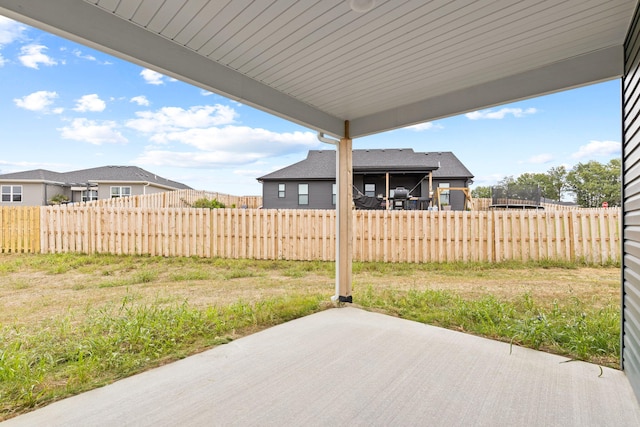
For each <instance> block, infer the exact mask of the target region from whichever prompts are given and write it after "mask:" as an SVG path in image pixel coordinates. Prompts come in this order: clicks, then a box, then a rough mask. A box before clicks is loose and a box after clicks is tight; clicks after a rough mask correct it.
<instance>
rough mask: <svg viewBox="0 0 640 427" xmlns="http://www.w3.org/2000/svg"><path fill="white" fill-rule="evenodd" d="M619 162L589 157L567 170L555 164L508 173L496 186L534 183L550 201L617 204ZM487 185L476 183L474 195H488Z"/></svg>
mask: <svg viewBox="0 0 640 427" xmlns="http://www.w3.org/2000/svg"><path fill="white" fill-rule="evenodd" d="M621 163H622V162H621V161H620V159H612V160H610V161H609V162H608V163H605V164H603V163H600V162H597V161H595V160H591V161H589V162H587V163H578V164H577V165H575V166H574V167H573V168H571V169H570V170H567V168H565V167H564V166H556V167H552V168H551V169H549V170H548V171H547V172H546V173H523V174H522V175H519V176H517V177H515V178H514V177H513V176H507V177H505V178H503V179H502V180H501V181H499V182H498V184H497V186H498V187H502V188H508V187H509V186H513V185H516V186H537V187H539V188H540V192H541V194H542V197H544V198H545V199H550V200H556V201H559V200H573V201H575V202H576V203H577V204H578V205H579V206H581V207H584V208H595V207H601V206H602V204H603V203H604V202H606V203H608V205H609V206H620V203H621V199H622V179H621V172H622V164H621ZM491 189H492V187H490V186H479V187H476V188H474V189H473V190H472V191H471V194H472V196H473V197H478V198H490V197H491Z"/></svg>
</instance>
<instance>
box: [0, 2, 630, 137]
mask: <svg viewBox="0 0 640 427" xmlns="http://www.w3.org/2000/svg"><path fill="white" fill-rule="evenodd" d="M636 3H637V1H636V0H565V1H553V0H547V1H544V0H523V1H519V2H514V1H511V0H497V1H490V0H478V1H473V2H470V1H466V0H432V1H429V2H425V1H423V0H408V1H398V0H386V1H385V0H377V1H376V7H375V8H374V9H372V10H371V11H369V12H367V13H363V14H360V13H356V12H354V11H352V10H351V9H350V8H349V6H348V2H347V1H344V0H321V1H319V0H260V1H251V0H217V1H207V0H167V1H159V0H126V1H125V0H56V1H46V2H45V1H39V0H0V13H3V14H5V15H7V16H9V17H11V18H14V19H18V20H21V21H24V22H26V23H28V24H31V25H34V26H38V27H40V28H43V29H45V30H48V31H51V32H53V33H56V34H59V35H62V36H65V37H68V38H70V39H73V40H75V41H78V42H81V43H85V44H88V45H90V46H92V47H96V48H98V49H101V50H104V51H106V52H108V53H111V54H114V55H116V56H120V57H122V58H125V59H127V60H130V61H133V62H136V63H138V64H140V65H143V66H145V67H149V68H152V69H155V70H157V71H159V72H162V73H164V74H168V75H170V76H173V77H176V78H178V79H181V80H184V81H187V82H190V83H192V84H195V85H198V86H200V87H203V88H205V89H208V90H211V91H213V92H216V93H220V94H222V95H225V96H228V97H230V98H232V99H236V100H239V101H241V102H245V103H247V104H249V105H252V106H255V107H258V108H261V109H263V110H266V111H269V112H271V113H274V114H277V115H279V116H281V117H284V118H287V119H289V120H292V121H295V122H297V123H300V124H303V125H305V126H308V127H310V128H313V129H316V130H320V131H324V132H326V133H329V134H331V135H334V136H341V135H342V133H343V129H344V128H343V122H344V120H349V121H350V122H351V126H350V129H351V136H352V137H357V136H362V135H366V134H370V133H375V132H381V131H384V130H389V129H393V128H396V127H401V126H406V125H409V124H413V123H417V122H421V121H427V120H432V119H435V118H440V117H445V116H449V115H454V114H458V113H461V112H465V111H469V110H473V109H478V108H483V107H487V106H491V105H496V104H500V103H505V102H509V101H514V100H517V99H524V98H527V97H533V96H537V95H540V94H544V93H550V92H554V91H559V90H563V89H566V88H570V87H576V86H580V85H585V84H589V83H594V82H598V81H602V80H607V79H612V78H616V77H619V76H620V75H621V74H622V53H621V52H622V44H623V42H624V38H625V35H626V32H627V29H628V26H629V23H630V21H631V17H632V14H633V12H634V9H635V7H636Z"/></svg>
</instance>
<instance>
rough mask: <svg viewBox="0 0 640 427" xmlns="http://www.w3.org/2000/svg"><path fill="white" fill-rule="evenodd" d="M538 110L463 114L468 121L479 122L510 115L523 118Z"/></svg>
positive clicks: (518, 109) (503, 110)
mask: <svg viewBox="0 0 640 427" xmlns="http://www.w3.org/2000/svg"><path fill="white" fill-rule="evenodd" d="M537 111H538V110H536V109H535V108H527V109H526V110H523V109H522V108H502V109H500V110H498V111H494V110H483V111H473V112H471V113H467V114H465V116H466V117H467V118H468V119H470V120H480V119H494V120H500V119H504V118H505V117H506V116H507V115H509V114H511V115H513V117H524V116H527V115H529V114H535V113H536V112H537Z"/></svg>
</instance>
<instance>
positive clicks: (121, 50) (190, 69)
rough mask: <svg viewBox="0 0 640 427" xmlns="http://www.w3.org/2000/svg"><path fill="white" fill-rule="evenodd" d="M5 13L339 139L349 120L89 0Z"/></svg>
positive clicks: (38, 2) (6, 3)
mask: <svg viewBox="0 0 640 427" xmlns="http://www.w3.org/2000/svg"><path fill="white" fill-rule="evenodd" d="M0 13H2V14H3V15H5V16H7V17H9V18H11V19H15V20H17V21H21V22H24V23H26V24H28V25H31V26H34V27H37V28H40V29H43V30H45V31H48V32H50V33H53V34H56V35H59V36H61V37H64V38H67V39H70V40H72V41H75V42H78V43H81V44H84V45H86V46H90V47H92V48H94V49H97V50H100V51H103V52H106V53H108V54H110V55H113V56H116V57H119V58H122V59H125V60H127V61H129V62H132V63H135V64H138V65H140V66H143V67H146V68H149V69H152V70H155V71H158V72H160V73H162V74H165V75H168V76H171V77H174V78H176V79H178V80H182V81H185V82H187V83H190V84H193V85H195V86H198V87H200V88H203V89H206V90H209V91H211V92H214V93H217V94H220V95H223V96H225V97H228V98H231V99H233V100H236V101H238V102H241V103H244V104H247V105H250V106H252V107H255V108H258V109H260V110H263V111H266V112H269V113H271V114H274V115H276V116H279V117H282V118H284V119H287V120H290V121H292V122H295V123H298V124H300V125H302V126H306V127H309V128H311V129H314V130H316V131H320V132H324V133H327V134H329V135H332V136H335V137H338V138H339V137H341V136H342V135H343V133H344V121H343V120H342V119H339V118H337V117H334V116H332V115H330V114H327V113H325V112H323V111H320V110H318V109H316V108H313V107H311V106H309V105H308V104H305V103H303V102H300V101H298V100H296V99H294V98H292V97H290V96H288V95H286V94H283V93H281V92H279V91H277V90H275V89H273V88H271V87H269V86H266V85H264V84H262V83H260V82H257V81H255V80H252V79H250V78H248V77H246V76H244V75H242V74H241V73H239V72H237V71H234V70H232V69H230V68H227V67H225V66H223V65H220V64H218V63H216V62H214V61H211V60H209V59H207V58H205V57H203V56H201V55H199V54H197V53H195V52H193V51H192V50H189V49H187V48H185V47H183V46H180V45H178V44H176V43H174V42H172V41H170V40H168V39H166V38H164V37H161V36H159V35H157V34H154V33H152V32H150V31H147V30H145V29H144V28H142V27H139V26H137V25H135V24H132V23H131V22H128V21H126V20H124V19H121V18H119V17H117V16H116V15H114V14H112V13H108V12H107V11H105V10H103V9H100V8H98V7H96V6H93V5H90V4H88V3H86V2H84V1H83V0H55V1H50V0H49V1H42V0H0Z"/></svg>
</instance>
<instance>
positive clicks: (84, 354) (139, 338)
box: [0, 295, 328, 418]
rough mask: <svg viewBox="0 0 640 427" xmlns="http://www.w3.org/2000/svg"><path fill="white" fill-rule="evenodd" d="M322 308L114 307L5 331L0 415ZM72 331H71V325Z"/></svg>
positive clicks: (305, 298)
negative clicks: (202, 308) (76, 317)
mask: <svg viewBox="0 0 640 427" xmlns="http://www.w3.org/2000/svg"><path fill="white" fill-rule="evenodd" d="M326 306H328V304H326V302H325V299H324V297H323V296H321V295H300V296H294V297H286V298H269V299H265V300H263V301H259V302H254V303H247V302H242V301H239V302H236V303H234V304H231V305H228V306H224V307H209V308H207V309H204V310H201V309H196V308H193V307H191V306H189V304H187V303H186V302H184V303H181V304H178V305H174V306H171V307H163V306H161V305H158V304H150V305H144V306H136V305H134V304H132V303H131V301H128V300H123V301H122V303H121V304H120V305H119V306H107V307H102V308H100V309H91V310H89V311H88V312H87V313H86V318H85V320H83V321H82V322H81V323H79V324H75V323H74V322H75V321H76V320H77V319H75V318H74V316H73V315H72V314H68V315H67V316H64V317H60V318H56V319H50V320H48V321H47V322H43V323H42V324H40V325H37V326H35V327H29V328H27V327H22V328H12V327H5V328H3V329H2V330H1V331H0V342H3V343H7V344H8V345H6V346H4V348H2V349H0V402H1V403H0V417H5V418H6V417H7V416H9V415H11V414H14V413H18V412H21V411H23V410H25V409H28V408H34V407H37V406H39V405H42V404H44V403H46V402H50V401H52V400H56V399H59V398H61V397H64V396H67V395H70V394H75V393H79V392H81V391H84V390H89V389H92V388H95V387H97V386H101V385H104V384H106V383H109V382H112V381H114V380H116V379H119V378H123V377H125V376H128V375H131V374H133V373H135V372H140V371H142V370H145V369H148V368H151V367H154V366H158V365H160V364H162V363H166V362H169V361H172V360H176V359H180V358H183V357H185V356H187V355H188V354H192V353H193V352H194V351H199V350H202V349H204V348H209V347H211V346H215V345H220V344H225V343H228V342H230V341H231V340H232V339H233V338H234V337H235V336H238V335H243V334H246V333H249V332H253V331H256V330H259V329H263V328H265V327H268V326H272V325H275V324H278V323H282V322H286V321H288V320H291V319H294V318H297V317H300V316H305V315H308V314H311V313H313V312H316V311H319V310H321V309H322V308H324V307H326ZM72 325H73V326H72Z"/></svg>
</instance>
